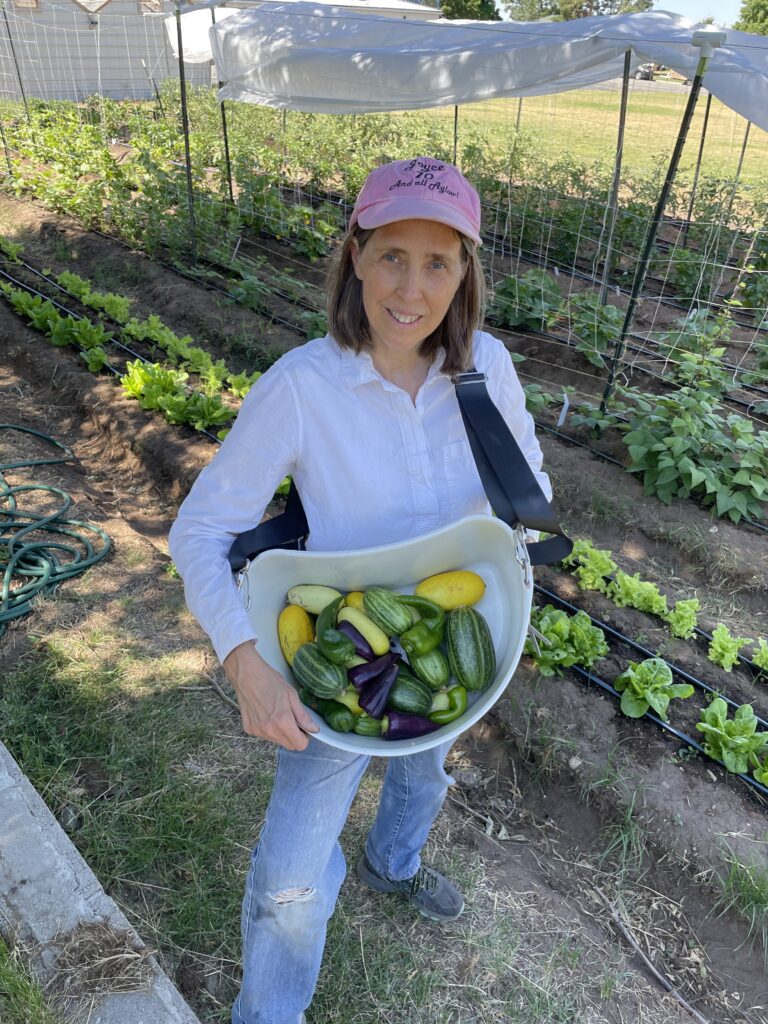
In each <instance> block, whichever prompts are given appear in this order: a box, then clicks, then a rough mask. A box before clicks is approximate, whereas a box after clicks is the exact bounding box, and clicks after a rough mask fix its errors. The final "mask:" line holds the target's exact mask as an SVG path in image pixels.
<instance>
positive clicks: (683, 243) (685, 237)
mask: <svg viewBox="0 0 768 1024" xmlns="http://www.w3.org/2000/svg"><path fill="white" fill-rule="evenodd" d="M711 106H712V93H711V92H710V93H708V94H707V105H706V107H705V108H704V124H703V125H702V126H701V141H700V142H699V152H698V156H697V157H696V170H695V171H694V172H693V184H692V185H691V198H690V200H689V202H688V209H687V211H686V214H685V224H683V231H682V234H681V235H680V245H681V246H682V248H683V249H684V248H685V246H686V243H687V241H688V231H689V229H690V226H691V217H692V216H693V204H694V203H695V201H696V189H697V188H698V185H699V174H700V172H701V159H702V157H703V155H704V140H705V139H706V137H707V124H708V123H709V108H710V107H711Z"/></svg>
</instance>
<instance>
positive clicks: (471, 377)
mask: <svg viewBox="0 0 768 1024" xmlns="http://www.w3.org/2000/svg"><path fill="white" fill-rule="evenodd" d="M451 380H452V381H453V384H454V386H455V387H457V388H458V387H461V385H462V384H482V383H484V381H485V374H484V373H481V372H480V371H479V370H467V371H466V373H456V374H454V376H453V377H452V378H451Z"/></svg>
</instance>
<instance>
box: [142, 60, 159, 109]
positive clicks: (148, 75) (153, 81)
mask: <svg viewBox="0 0 768 1024" xmlns="http://www.w3.org/2000/svg"><path fill="white" fill-rule="evenodd" d="M141 66H142V67H143V68H144V74H145V75H146V76H147V81H148V82H149V84H150V85H151V86H152V88H153V89H154V92H155V99H156V100H157V105H158V107H159V108H160V115H161V116H162V117H163V118H164V117H165V110H164V108H163V101H162V99H161V98H160V90H159V89H158V88H157V82H156V81H155V79H154V77H153V76H152V75H150V73H149V68H148V67H147V65H146V62H145V60H144V58H143V57H142V58H141Z"/></svg>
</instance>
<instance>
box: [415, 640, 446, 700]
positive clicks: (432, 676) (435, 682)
mask: <svg viewBox="0 0 768 1024" xmlns="http://www.w3.org/2000/svg"><path fill="white" fill-rule="evenodd" d="M408 662H409V664H410V666H411V668H412V669H413V671H414V673H415V674H416V675H417V676H418V677H419V679H421V680H422V682H425V683H426V684H427V686H428V687H429V688H430V689H431V690H439V689H440V688H441V687H442V686H445V685H446V683H447V682H448V680H449V679H450V678H451V670H450V668H449V666H448V662H447V661H446V659H445V655H444V654H443V652H442V650H441V649H440V648H439V647H435V648H434V650H431V651H429V652H428V653H427V654H412V655H411V656H410V657H409V659H408Z"/></svg>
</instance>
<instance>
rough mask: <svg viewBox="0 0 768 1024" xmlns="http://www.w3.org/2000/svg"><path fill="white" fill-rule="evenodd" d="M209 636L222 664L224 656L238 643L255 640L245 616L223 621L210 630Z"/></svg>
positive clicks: (253, 641) (251, 627)
mask: <svg viewBox="0 0 768 1024" xmlns="http://www.w3.org/2000/svg"><path fill="white" fill-rule="evenodd" d="M210 636H211V643H212V644H213V649H214V651H215V652H216V657H217V658H218V659H219V661H220V662H221V664H222V665H223V664H224V659H225V658H226V656H227V655H228V654H230V653H231V652H232V651H234V649H235V648H236V647H238V646H239V645H240V644H244V643H248V642H249V641H250V642H251V643H255V642H256V637H255V635H254V632H253V626H252V625H251V624H250V622H249V621H248V619H247V618H245V617H243V618H242V619H240V618H238V619H237V620H236V621H234V622H232V621H229V622H223V623H222V624H221V625H220V626H219V625H217V626H215V627H214V628H213V629H212V630H211V633H210Z"/></svg>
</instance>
